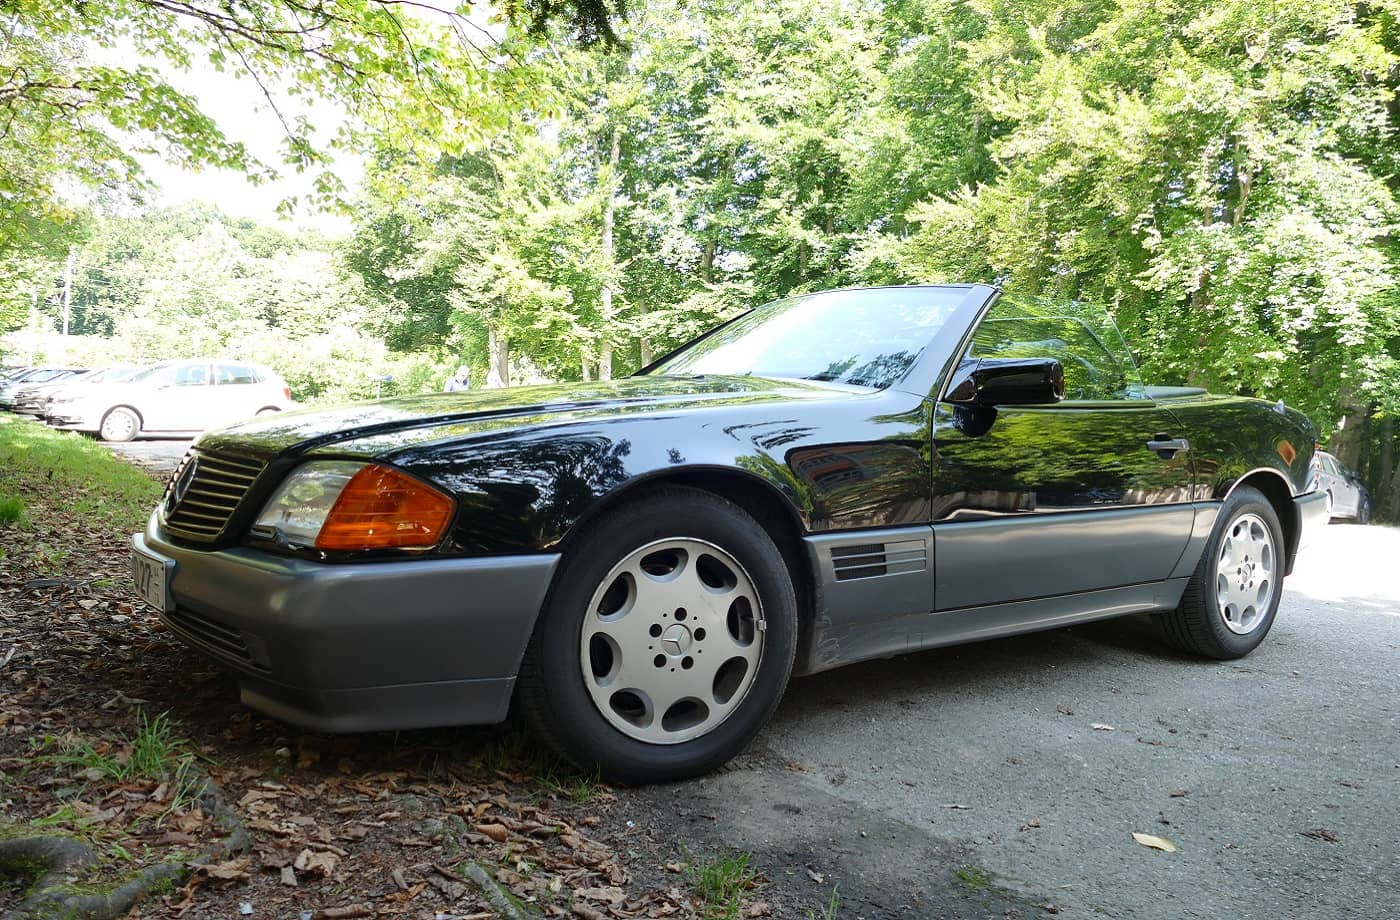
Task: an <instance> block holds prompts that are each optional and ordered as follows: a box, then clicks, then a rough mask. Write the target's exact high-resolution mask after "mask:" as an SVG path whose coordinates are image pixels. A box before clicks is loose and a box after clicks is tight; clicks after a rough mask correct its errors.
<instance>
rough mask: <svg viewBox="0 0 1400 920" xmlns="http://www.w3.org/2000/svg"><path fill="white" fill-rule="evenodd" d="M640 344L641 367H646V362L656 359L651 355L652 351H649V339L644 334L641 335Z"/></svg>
mask: <svg viewBox="0 0 1400 920" xmlns="http://www.w3.org/2000/svg"><path fill="white" fill-rule="evenodd" d="M641 344H642V367H646V366H647V365H648V364H650V363H651V362H652V361H654V360H656V359H655V357H653V355H652V351H651V339H649V338H647V337H646V336H642V343H641Z"/></svg>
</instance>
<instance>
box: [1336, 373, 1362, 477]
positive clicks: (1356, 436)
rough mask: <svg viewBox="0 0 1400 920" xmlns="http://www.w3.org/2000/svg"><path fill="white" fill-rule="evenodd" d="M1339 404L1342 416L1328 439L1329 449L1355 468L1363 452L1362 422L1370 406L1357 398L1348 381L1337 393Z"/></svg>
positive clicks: (1339, 458)
mask: <svg viewBox="0 0 1400 920" xmlns="http://www.w3.org/2000/svg"><path fill="white" fill-rule="evenodd" d="M1337 404H1338V405H1339V406H1340V407H1341V410H1342V417H1341V418H1340V419H1338V420H1337V430H1336V431H1334V432H1333V433H1332V437H1331V438H1330V439H1328V441H1327V450H1328V452H1329V453H1331V454H1332V455H1333V456H1335V457H1336V458H1337V459H1338V460H1340V461H1342V463H1344V464H1345V465H1347V466H1349V467H1352V468H1353V469H1354V468H1355V467H1356V460H1357V457H1358V456H1359V455H1360V453H1361V423H1362V421H1363V420H1364V419H1365V418H1366V413H1367V410H1368V409H1369V407H1368V406H1367V405H1366V404H1365V403H1364V402H1362V401H1361V400H1359V399H1357V398H1356V394H1355V392H1354V391H1353V390H1352V388H1351V386H1350V385H1349V384H1347V383H1343V384H1342V386H1341V389H1340V390H1339V391H1338V393H1337Z"/></svg>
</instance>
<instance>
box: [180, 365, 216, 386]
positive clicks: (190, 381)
mask: <svg viewBox="0 0 1400 920" xmlns="http://www.w3.org/2000/svg"><path fill="white" fill-rule="evenodd" d="M172 370H174V372H175V374H174V376H175V386H177V387H202V386H204V385H205V384H207V383H208V382H209V365H207V364H182V365H180V366H178V367H175V368H173V369H172Z"/></svg>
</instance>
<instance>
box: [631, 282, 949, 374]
mask: <svg viewBox="0 0 1400 920" xmlns="http://www.w3.org/2000/svg"><path fill="white" fill-rule="evenodd" d="M966 294H967V291H966V290H965V289H963V288H940V287H927V288H875V289H869V290H859V291H826V292H823V293H820V294H808V295H804V296H801V297H791V298H788V299H787V300H779V301H775V302H774V303H770V304H765V305H764V306H761V307H758V308H757V309H755V310H753V311H752V312H750V313H748V314H746V315H744V316H742V317H740V318H739V319H737V320H735V321H734V322H732V323H730V324H729V325H728V326H725V327H724V328H723V329H720V330H719V331H717V332H715V333H714V334H712V335H710V336H708V337H707V338H704V339H702V340H700V341H698V342H696V343H694V344H693V345H691V346H689V347H687V348H686V349H685V350H684V351H682V352H681V353H680V354H677V355H675V356H673V357H672V358H670V359H669V360H668V361H666V363H664V364H662V365H661V366H659V367H657V368H656V369H655V370H653V371H652V373H654V374H737V375H745V374H753V375H756V376H763V377H788V378H794V379H800V380H823V381H830V382H833V383H844V384H850V385H852V386H862V387H877V388H880V387H887V386H889V385H890V384H891V383H894V382H895V381H896V380H898V379H899V378H900V377H901V376H903V374H904V372H905V371H907V370H908V369H909V368H910V366H911V365H913V363H914V362H915V361H916V360H918V357H919V355H920V354H921V353H922V352H923V350H924V348H925V347H926V346H927V345H928V343H929V342H930V341H931V340H932V339H933V337H934V335H935V334H936V333H937V332H938V330H939V329H941V328H942V327H943V324H944V323H946V322H947V321H948V317H949V316H951V315H952V313H953V310H954V309H955V308H956V307H957V305H958V304H959V303H960V302H961V301H962V299H963V298H964V297H965V296H966Z"/></svg>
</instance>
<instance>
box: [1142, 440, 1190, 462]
mask: <svg viewBox="0 0 1400 920" xmlns="http://www.w3.org/2000/svg"><path fill="white" fill-rule="evenodd" d="M1147 449H1148V450H1150V451H1154V452H1155V453H1156V454H1157V456H1159V457H1161V458H1162V459H1163V460H1170V459H1172V458H1173V457H1175V456H1176V455H1177V453H1178V452H1179V451H1187V450H1190V449H1191V442H1190V441H1188V440H1186V439H1185V438H1169V437H1167V436H1166V435H1164V434H1159V435H1157V436H1156V437H1155V438H1153V439H1152V440H1150V441H1148V442H1147Z"/></svg>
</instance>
